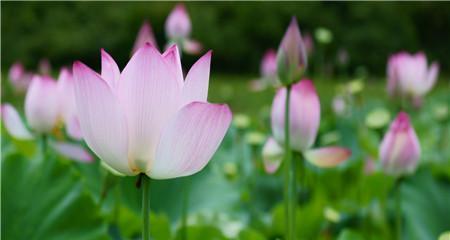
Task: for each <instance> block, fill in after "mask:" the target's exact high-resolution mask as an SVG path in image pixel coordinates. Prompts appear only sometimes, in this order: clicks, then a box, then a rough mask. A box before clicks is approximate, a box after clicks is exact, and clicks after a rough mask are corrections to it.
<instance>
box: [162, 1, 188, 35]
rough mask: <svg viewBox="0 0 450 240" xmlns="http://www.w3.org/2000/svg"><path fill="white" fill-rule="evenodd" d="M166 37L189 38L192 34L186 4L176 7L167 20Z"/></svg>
mask: <svg viewBox="0 0 450 240" xmlns="http://www.w3.org/2000/svg"><path fill="white" fill-rule="evenodd" d="M165 29H166V35H167V37H168V38H171V39H176V38H187V37H188V36H189V34H190V33H191V20H190V19H189V15H188V13H187V11H186V7H185V6H184V4H182V3H179V4H177V5H176V6H175V8H174V9H173V10H172V12H171V13H170V14H169V16H168V17H167V20H166V25H165Z"/></svg>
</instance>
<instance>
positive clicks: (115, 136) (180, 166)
mask: <svg viewBox="0 0 450 240" xmlns="http://www.w3.org/2000/svg"><path fill="white" fill-rule="evenodd" d="M210 61H211V52H208V53H207V54H205V55H204V56H203V57H201V58H200V59H199V60H198V61H197V62H196V63H195V64H194V65H193V66H192V68H191V69H190V71H189V73H188V74H187V76H186V78H185V79H184V78H183V73H182V68H181V61H180V56H179V53H178V49H177V47H176V46H173V47H171V48H169V49H168V50H167V51H166V52H165V53H164V54H160V53H159V52H158V50H157V49H155V48H154V47H153V46H151V45H150V44H147V45H146V46H144V47H142V48H141V49H139V50H138V51H137V52H136V53H135V54H134V55H133V57H132V58H131V59H130V61H129V62H128V64H127V66H126V67H125V68H124V69H123V71H122V72H120V71H119V68H118V67H117V64H116V63H115V62H114V60H113V59H112V58H111V57H110V56H109V55H107V54H106V53H105V54H102V73H101V75H99V74H97V73H96V72H94V71H93V70H91V69H90V68H89V67H87V66H85V65H84V64H82V63H81V62H75V63H74V66H73V72H74V76H75V98H76V105H77V110H78V117H79V121H80V125H81V129H82V132H83V136H84V139H85V141H86V143H87V144H88V146H89V147H90V148H91V149H92V150H93V151H94V152H95V153H96V154H97V155H98V156H99V157H100V158H101V159H102V160H103V161H104V162H105V163H106V164H107V165H109V166H110V167H112V168H113V169H115V170H117V171H118V172H120V173H122V174H125V175H136V174H138V173H141V172H142V173H145V174H147V175H148V176H149V177H152V178H156V179H166V178H175V177H181V176H188V175H191V174H194V173H196V172H198V171H200V170H201V169H202V168H203V167H204V166H205V165H206V164H207V163H208V161H209V160H210V159H211V157H212V156H213V154H214V152H215V151H216V150H217V148H218V147H219V145H220V142H221V141H222V139H223V137H224V136H225V133H226V131H227V129H228V127H229V125H230V122H231V111H230V109H229V108H228V106H227V105H221V104H211V103H208V102H207V95H208V82H209V69H210ZM105 66H106V67H107V69H105Z"/></svg>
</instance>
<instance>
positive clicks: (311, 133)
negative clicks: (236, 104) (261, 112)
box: [271, 80, 320, 152]
mask: <svg viewBox="0 0 450 240" xmlns="http://www.w3.org/2000/svg"><path fill="white" fill-rule="evenodd" d="M285 103H286V88H283V89H280V90H278V92H277V94H276V96H275V98H274V101H273V104H272V119H271V120H272V132H273V136H274V138H275V140H277V142H278V143H279V144H280V145H283V143H284V138H285V136H284V125H285V124H284V119H285V118H284V116H285V109H286V104H285ZM289 116H290V126H289V129H290V132H291V135H290V136H291V141H290V142H291V147H292V149H294V150H297V151H300V152H302V151H304V150H306V149H308V148H310V147H311V146H312V145H313V143H314V141H315V139H316V136H317V131H318V128H319V123H320V102H319V97H318V96H317V93H316V90H315V88H314V85H313V83H312V82H311V81H310V80H302V81H300V82H299V83H297V84H294V85H293V86H292V90H291V97H290V108H289Z"/></svg>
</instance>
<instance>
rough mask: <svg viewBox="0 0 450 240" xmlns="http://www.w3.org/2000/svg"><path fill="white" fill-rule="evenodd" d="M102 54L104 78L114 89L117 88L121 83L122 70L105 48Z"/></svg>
mask: <svg viewBox="0 0 450 240" xmlns="http://www.w3.org/2000/svg"><path fill="white" fill-rule="evenodd" d="M101 55H102V73H101V75H102V78H103V79H105V80H106V82H107V83H108V84H109V85H110V86H111V88H112V89H116V88H117V85H118V84H119V79H120V70H119V67H118V66H117V63H116V61H114V59H113V58H112V57H111V55H109V54H108V53H107V52H106V51H105V50H104V49H103V48H102V50H101Z"/></svg>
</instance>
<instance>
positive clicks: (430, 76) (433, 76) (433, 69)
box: [423, 62, 439, 94]
mask: <svg viewBox="0 0 450 240" xmlns="http://www.w3.org/2000/svg"><path fill="white" fill-rule="evenodd" d="M438 73H439V64H437V63H435V62H433V63H432V64H431V66H430V69H429V70H428V73H427V79H426V84H425V87H424V92H423V94H425V93H426V92H428V91H430V90H431V88H433V86H434V84H435V83H436V81H437V78H438V77H437V76H438Z"/></svg>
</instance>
